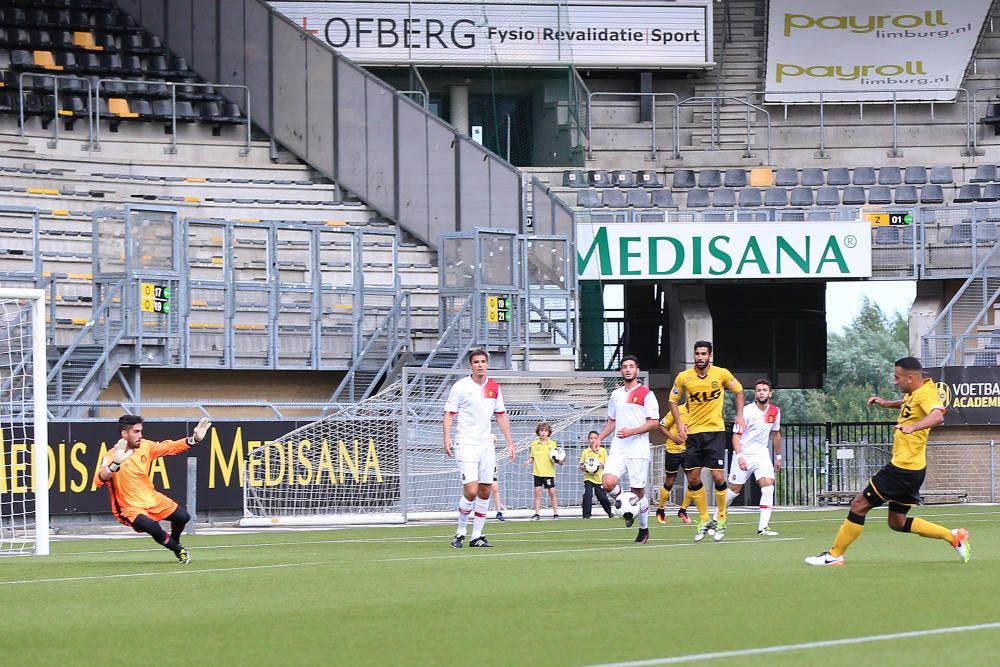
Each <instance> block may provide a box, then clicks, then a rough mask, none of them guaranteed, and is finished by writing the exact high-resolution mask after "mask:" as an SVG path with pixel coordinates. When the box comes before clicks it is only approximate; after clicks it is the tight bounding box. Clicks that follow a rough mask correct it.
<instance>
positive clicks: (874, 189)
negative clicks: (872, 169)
mask: <svg viewBox="0 0 1000 667" xmlns="http://www.w3.org/2000/svg"><path fill="white" fill-rule="evenodd" d="M868 203H869V204H879V205H885V204H891V203H892V190H891V189H889V187H888V186H886V185H873V186H871V187H870V188H869V189H868Z"/></svg>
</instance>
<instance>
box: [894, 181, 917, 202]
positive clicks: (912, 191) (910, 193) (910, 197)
mask: <svg viewBox="0 0 1000 667" xmlns="http://www.w3.org/2000/svg"><path fill="white" fill-rule="evenodd" d="M893 197H894V200H895V202H896V203H897V204H916V203H917V186H915V185H900V186H897V187H896V191H895V192H894V193H893Z"/></svg>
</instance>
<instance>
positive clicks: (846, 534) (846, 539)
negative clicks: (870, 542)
mask: <svg viewBox="0 0 1000 667" xmlns="http://www.w3.org/2000/svg"><path fill="white" fill-rule="evenodd" d="M864 529H865V526H864V524H861V523H854V522H853V521H848V520H847V519H844V523H842V524H840V530H838V531H837V538H836V539H835V540H834V541H833V546H832V547H830V555H831V556H843V555H844V552H845V551H847V547H849V546H851V543H852V542H854V540H856V539H858V538H859V537H860V536H861V531H863V530H864Z"/></svg>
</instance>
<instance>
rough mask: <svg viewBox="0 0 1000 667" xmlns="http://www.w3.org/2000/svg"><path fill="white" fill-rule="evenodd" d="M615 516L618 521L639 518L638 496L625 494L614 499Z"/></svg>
mask: <svg viewBox="0 0 1000 667" xmlns="http://www.w3.org/2000/svg"><path fill="white" fill-rule="evenodd" d="M614 509H615V516H616V517H618V518H619V519H634V518H636V517H637V516H639V496H637V495H635V494H634V493H631V492H625V493H623V494H621V495H620V496H618V497H617V498H615V507H614Z"/></svg>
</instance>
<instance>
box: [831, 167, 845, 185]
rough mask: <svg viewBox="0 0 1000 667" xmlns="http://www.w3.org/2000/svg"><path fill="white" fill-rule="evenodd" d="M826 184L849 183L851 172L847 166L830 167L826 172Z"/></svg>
mask: <svg viewBox="0 0 1000 667" xmlns="http://www.w3.org/2000/svg"><path fill="white" fill-rule="evenodd" d="M826 184H827V185H850V184H851V172H850V170H849V169H848V168H847V167H830V171H828V172H826Z"/></svg>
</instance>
